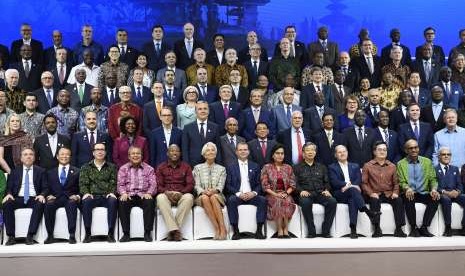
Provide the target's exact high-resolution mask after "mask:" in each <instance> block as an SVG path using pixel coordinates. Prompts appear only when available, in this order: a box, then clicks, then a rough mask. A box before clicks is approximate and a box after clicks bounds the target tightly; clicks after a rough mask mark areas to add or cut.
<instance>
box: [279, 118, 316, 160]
mask: <svg viewBox="0 0 465 276" xmlns="http://www.w3.org/2000/svg"><path fill="white" fill-rule="evenodd" d="M303 119H304V117H303V115H302V112H300V111H294V112H292V119H291V125H292V126H291V127H290V128H288V129H285V130H282V131H280V132H279V133H278V135H277V136H276V141H277V142H278V143H281V144H283V146H284V162H286V163H287V164H289V165H296V164H298V163H300V162H302V160H303V154H302V146H303V145H304V144H305V143H306V142H310V138H311V136H310V130H309V129H304V128H302V124H303Z"/></svg>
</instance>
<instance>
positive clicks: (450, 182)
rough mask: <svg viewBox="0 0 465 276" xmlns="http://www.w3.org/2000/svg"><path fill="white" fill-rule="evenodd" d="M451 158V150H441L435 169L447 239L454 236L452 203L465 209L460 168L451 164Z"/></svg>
mask: <svg viewBox="0 0 465 276" xmlns="http://www.w3.org/2000/svg"><path fill="white" fill-rule="evenodd" d="M451 158H452V153H451V150H450V149H449V148H447V147H443V148H440V149H439V164H438V165H437V166H436V167H435V169H436V177H437V178H438V192H439V193H440V194H441V199H440V202H441V207H442V213H443V214H444V224H445V226H446V229H445V231H444V234H443V236H446V237H451V236H452V228H451V211H452V202H457V203H458V204H460V206H462V208H464V207H465V195H464V194H463V184H462V180H461V179H460V172H459V168H457V167H456V166H453V165H451V164H450V162H451ZM464 210H465V209H464ZM464 212H465V211H464ZM460 234H461V235H462V236H463V235H465V213H464V216H463V217H462V230H461V231H460Z"/></svg>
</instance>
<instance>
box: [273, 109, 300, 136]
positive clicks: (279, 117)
mask: <svg viewBox="0 0 465 276" xmlns="http://www.w3.org/2000/svg"><path fill="white" fill-rule="evenodd" d="M297 110H298V111H302V107H300V106H298V105H295V104H293V105H292V107H291V114H292V112H294V111H297ZM272 111H273V114H274V116H275V118H276V121H277V126H278V132H279V131H281V130H285V129H288V128H290V127H291V121H290V120H288V118H287V110H286V107H285V106H284V104H279V105H277V106H275V107H273V109H272Z"/></svg>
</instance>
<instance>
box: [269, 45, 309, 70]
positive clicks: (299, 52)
mask: <svg viewBox="0 0 465 276" xmlns="http://www.w3.org/2000/svg"><path fill="white" fill-rule="evenodd" d="M279 44H280V43H279V42H278V43H276V45H275V47H274V54H273V56H275V57H279V56H281V49H280V48H279ZM306 48H307V47H305V43H303V42H300V41H295V42H294V49H295V59H296V60H298V61H299V64H300V68H301V69H303V68H304V67H305V65H307V63H308V60H309V58H308V57H309V55H308V53H307V49H306Z"/></svg>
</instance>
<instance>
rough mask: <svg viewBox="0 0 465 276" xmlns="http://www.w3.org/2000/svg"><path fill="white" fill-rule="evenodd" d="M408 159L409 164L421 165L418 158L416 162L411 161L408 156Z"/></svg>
mask: <svg viewBox="0 0 465 276" xmlns="http://www.w3.org/2000/svg"><path fill="white" fill-rule="evenodd" d="M406 158H407V162H408V163H409V164H419V163H420V158H417V160H416V161H413V160H412V159H410V158H409V157H408V156H407V157H406Z"/></svg>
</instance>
